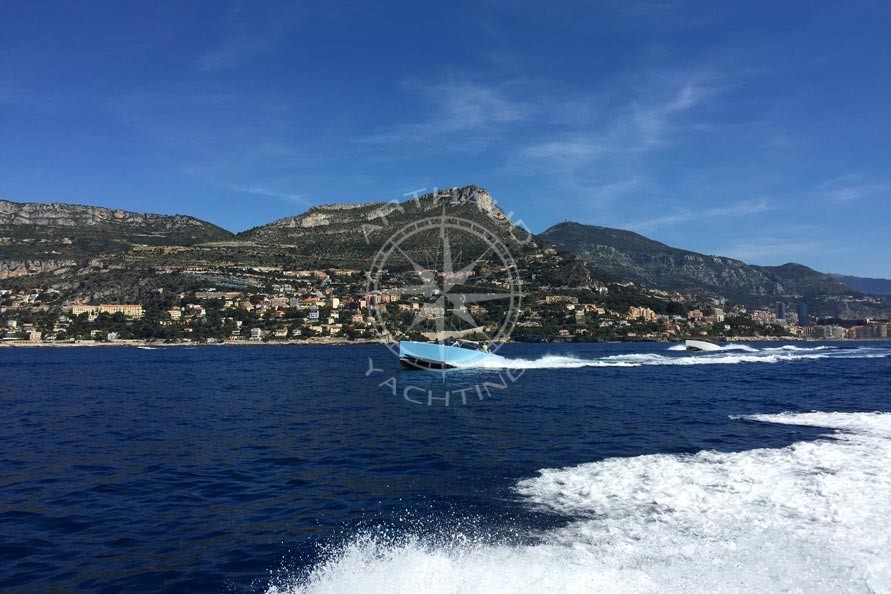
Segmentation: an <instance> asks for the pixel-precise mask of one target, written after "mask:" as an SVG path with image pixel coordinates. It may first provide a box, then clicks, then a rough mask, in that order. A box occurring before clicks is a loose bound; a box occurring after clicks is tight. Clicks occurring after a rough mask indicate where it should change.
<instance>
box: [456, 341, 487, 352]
mask: <svg viewBox="0 0 891 594" xmlns="http://www.w3.org/2000/svg"><path fill="white" fill-rule="evenodd" d="M446 346H453V347H458V348H462V349H469V350H471V351H484V350H487V349H486V348H485V347H483V345H481V344H480V343H478V342H474V341H472V340H453V341H449V342H446Z"/></svg>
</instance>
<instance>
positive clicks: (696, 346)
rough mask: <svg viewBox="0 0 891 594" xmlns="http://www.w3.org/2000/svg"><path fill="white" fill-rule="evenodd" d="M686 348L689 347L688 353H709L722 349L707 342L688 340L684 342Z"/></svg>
mask: <svg viewBox="0 0 891 594" xmlns="http://www.w3.org/2000/svg"><path fill="white" fill-rule="evenodd" d="M684 346H686V347H687V350H688V351H697V352H703V351H705V352H707V351H720V350H721V347H720V346H719V345H716V344H714V343H711V342H708V341H705V340H687V341H684Z"/></svg>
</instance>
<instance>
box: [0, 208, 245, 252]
mask: <svg viewBox="0 0 891 594" xmlns="http://www.w3.org/2000/svg"><path fill="white" fill-rule="evenodd" d="M231 237H232V233H230V232H228V231H226V230H225V229H222V228H220V227H217V226H216V225H213V224H211V223H207V222H205V221H202V220H199V219H196V218H194V217H188V216H183V215H159V214H145V213H135V212H128V211H125V210H115V209H110V208H102V207H98V206H81V205H77V204H58V203H54V204H39V203H28V202H23V203H19V202H9V201H6V200H0V257H5V258H8V259H11V258H15V257H19V258H22V259H26V258H33V257H35V256H38V257H55V256H60V255H61V256H89V255H95V254H99V253H103V252H107V251H112V252H113V251H121V250H127V249H129V248H130V247H131V246H133V245H194V244H198V243H204V242H208V241H220V240H226V239H229V238H231Z"/></svg>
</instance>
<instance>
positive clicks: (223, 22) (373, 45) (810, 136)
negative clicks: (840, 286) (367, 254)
mask: <svg viewBox="0 0 891 594" xmlns="http://www.w3.org/2000/svg"><path fill="white" fill-rule="evenodd" d="M889 30H891V7H889V4H888V3H887V2H884V1H858V0H853V1H850V2H845V3H839V2H816V3H815V2H720V1H704V2H671V1H661V0H644V1H640V2H633V1H630V2H629V1H621V0H609V1H603V2H583V1H570V2H550V3H538V2H536V3H533V2H526V1H523V0H519V1H517V0H511V1H482V2H480V1H476V2H461V1H449V2H376V3H371V2H361V3H360V2H356V3H351V2H340V1H338V0H334V1H326V2H312V3H310V2H281V3H276V2H258V3H248V2H224V1H213V2H151V3H149V2H126V1H114V2H111V1H110V2H90V1H88V0H85V1H83V2H54V3H50V2H39V1H33V0H21V1H20V0H6V1H5V2H3V3H2V5H0V197H2V198H5V199H9V200H16V201H39V202H53V201H58V202H76V203H82V204H96V205H102V206H113V207H118V208H123V209H128V210H137V211H149V212H162V213H182V214H190V215H194V216H197V217H200V218H203V219H206V220H209V221H212V222H214V223H217V224H219V225H221V226H223V227H226V228H228V229H231V230H234V231H238V230H242V229H246V228H249V227H252V226H255V225H259V224H263V223H265V222H268V221H270V220H273V219H276V218H280V217H284V216H289V215H293V214H297V213H299V212H302V211H304V210H305V209H306V208H308V207H309V206H311V205H313V204H322V203H330V202H365V201H372V200H389V199H393V198H400V197H401V196H402V195H403V194H405V193H408V192H411V191H413V190H418V189H421V188H426V189H428V190H429V189H432V188H433V187H447V186H455V185H466V184H471V183H473V184H478V185H481V186H483V187H485V188H487V189H488V190H489V191H490V192H491V193H492V194H493V196H494V197H495V198H496V199H497V200H498V201H499V202H500V204H501V205H502V207H503V208H504V209H505V210H508V211H514V212H515V213H516V216H517V217H519V218H522V219H523V221H524V222H526V223H527V224H528V225H529V227H530V228H532V230H533V231H542V230H544V229H545V228H547V227H548V226H550V225H552V224H554V223H557V222H560V221H563V220H575V221H579V222H583V223H591V224H597V225H604V226H611V227H622V228H627V229H632V230H635V231H638V232H640V233H643V234H644V235H647V236H649V237H652V238H654V239H657V240H660V241H664V242H666V243H669V244H671V245H676V246H678V247H684V248H688V249H693V250H697V251H702V252H706V253H713V254H720V255H727V256H733V257H738V258H741V259H743V260H746V261H749V262H753V263H759V264H781V263H784V262H788V261H796V262H801V263H804V264H807V265H810V266H812V267H815V268H817V269H819V270H823V271H829V272H845V273H850V274H858V275H863V276H881V277H891V241H889V220H891V217H889V215H891V167H889V165H891V109H889V105H891V76H889V73H891V41H889V35H888V31H889Z"/></svg>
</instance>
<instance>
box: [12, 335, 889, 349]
mask: <svg viewBox="0 0 891 594" xmlns="http://www.w3.org/2000/svg"><path fill="white" fill-rule="evenodd" d="M699 338H700V339H702V337H699ZM684 340H686V338H677V339H671V340H616V341H572V340H560V339H557V340H553V341H550V344H588V343H595V342H602V343H605V344H606V343H625V342H627V343H648V342H652V343H681V342H684ZM705 340H709V341H716V342H728V343H737V342H851V343H855V342H881V341H883V340H887V339H881V338H874V339H861V340H851V339H844V340H831V341H826V340H816V339H812V338H799V337H795V336H788V337H778V336H736V337H732V338H705ZM506 342H508V343H511V344H527V343H524V342H519V341H506ZM357 344H363V345H367V344H386V343H385V342H383V341H381V340H378V339H372V338H357V339H355V340H346V339H342V338H330V337H329V338H321V337H320V338H307V339H303V340H270V341H267V342H264V341H262V340H239V341H227V342H210V343H207V342H152V341H145V340H115V341H113V342H108V341H93V340H79V341H76V342H30V341H27V340H4V341H0V349H3V348H25V349H30V348H103V347H108V348H113V347H151V348H166V347H198V346H201V347H252V346H300V345H305V346H320V345H330V346H346V345H357ZM528 344H536V343H533V342H530V343H528Z"/></svg>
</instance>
